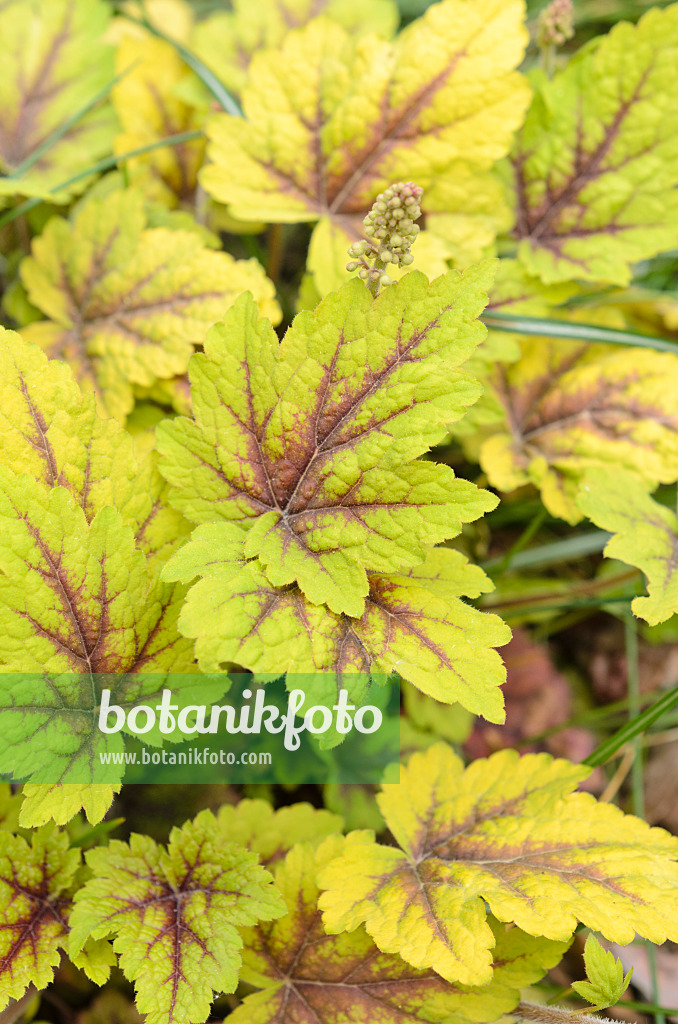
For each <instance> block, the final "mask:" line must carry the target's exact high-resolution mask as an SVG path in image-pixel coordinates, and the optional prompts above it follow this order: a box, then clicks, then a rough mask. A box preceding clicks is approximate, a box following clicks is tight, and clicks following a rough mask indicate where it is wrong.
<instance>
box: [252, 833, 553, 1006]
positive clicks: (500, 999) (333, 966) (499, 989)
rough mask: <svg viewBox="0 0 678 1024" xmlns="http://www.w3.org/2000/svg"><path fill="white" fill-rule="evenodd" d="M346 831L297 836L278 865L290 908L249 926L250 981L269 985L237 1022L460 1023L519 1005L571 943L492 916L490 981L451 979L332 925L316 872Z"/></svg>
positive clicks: (336, 851)
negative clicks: (307, 839) (322, 907)
mask: <svg viewBox="0 0 678 1024" xmlns="http://www.w3.org/2000/svg"><path fill="white" fill-rule="evenodd" d="M344 843H345V840H344V839H343V837H341V836H332V837H331V838H329V839H327V840H326V841H325V842H324V843H323V844H322V845H321V846H320V847H318V849H317V850H316V851H314V850H313V848H312V847H311V846H310V844H308V843H300V844H298V845H297V846H295V847H294V848H293V849H292V850H291V852H290V853H288V855H287V857H286V858H285V860H284V861H283V862H281V863H280V865H279V866H278V868H277V870H276V875H275V880H276V885H277V887H278V888H279V889H280V891H281V892H282V894H283V896H284V898H285V901H286V903H287V908H288V913H287V914H286V915H285V917H283V918H281V919H280V920H279V921H275V922H273V923H271V924H260V925H258V926H257V927H256V928H252V929H249V930H248V931H247V932H246V933H245V935H244V939H245V950H244V953H243V972H242V977H243V981H245V982H247V983H248V984H250V985H254V986H255V987H256V988H259V989H261V991H260V992H256V993H254V994H252V995H248V996H246V997H245V999H244V1001H243V1003H242V1005H241V1006H239V1007H237V1008H236V1010H235V1011H234V1013H233V1014H232V1016H233V1022H232V1024H339V1022H341V1021H345V1020H351V1021H356V1022H360V1024H368V1022H370V1021H379V1022H380V1024H424V1022H426V1024H442V1022H443V1021H447V1022H455V1024H457V1022H458V1024H461V1022H464V1021H489V1020H496V1019H498V1018H499V1017H501V1016H502V1014H504V1013H509V1012H510V1011H511V1010H513V1009H514V1008H515V1006H516V1005H517V1003H518V1000H519V998H520V987H521V986H523V985H528V984H530V983H532V982H535V981H538V980H539V979H540V978H541V977H542V975H543V974H544V972H545V971H546V970H547V969H548V968H549V967H551V966H554V965H555V964H556V963H557V962H558V961H559V960H560V958H561V956H562V954H563V952H564V951H565V949H566V944H564V943H557V942H549V941H548V940H544V939H535V938H533V937H532V936H529V935H526V934H525V933H524V932H521V931H520V929H519V928H512V929H511V930H510V931H507V930H506V929H505V927H504V926H503V925H501V924H500V923H499V922H496V921H493V922H492V930H493V932H494V935H495V937H496V946H495V948H494V950H493V956H494V972H493V976H492V981H491V982H490V983H489V985H486V986H483V987H482V988H471V987H468V986H463V985H452V984H450V983H449V982H447V981H445V980H444V979H443V978H441V977H440V975H439V974H436V972H435V971H433V970H430V969H429V970H417V969H416V968H414V967H411V966H410V965H409V964H407V963H406V962H405V961H404V960H402V959H401V958H400V957H399V956H397V955H393V954H389V953H383V952H381V950H380V949H379V948H378V947H377V946H376V945H375V943H374V942H373V941H372V939H371V938H370V937H369V935H368V934H367V932H366V931H365V929H364V928H362V927H359V928H356V929H355V930H354V931H352V932H351V933H350V934H346V933H342V934H340V935H328V934H327V933H326V932H325V930H324V928H323V926H322V920H321V915H320V912H319V910H318V906H317V899H318V896H319V890H318V888H317V885H316V881H315V879H316V875H317V873H318V871H320V870H321V869H322V868H324V867H325V866H326V865H327V864H328V863H329V862H330V861H331V860H332V859H333V858H334V857H337V856H339V855H340V854H341V852H342V849H343V847H344Z"/></svg>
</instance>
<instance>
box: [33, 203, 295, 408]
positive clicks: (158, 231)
mask: <svg viewBox="0 0 678 1024" xmlns="http://www.w3.org/2000/svg"><path fill="white" fill-rule="evenodd" d="M144 225H145V214H144V209H143V199H142V196H141V194H140V193H137V192H136V191H135V190H120V191H118V192H115V193H113V194H112V195H109V196H107V197H106V198H105V199H102V200H97V199H91V200H90V201H89V202H87V203H85V204H84V205H83V206H82V207H81V208H80V210H79V211H78V212H77V214H76V216H75V219H74V221H73V222H72V223H70V222H69V221H67V220H64V219H63V218H61V217H56V218H53V219H52V220H51V221H50V222H49V223H48V225H47V227H46V228H45V230H44V231H43V233H42V235H40V236H39V237H38V238H36V239H35V241H34V242H33V249H32V255H31V256H29V257H27V258H26V259H25V260H23V262H22V264H21V276H22V279H23V282H24V284H25V285H26V288H27V289H28V294H29V296H30V298H31V301H32V302H34V304H35V305H36V306H37V307H38V308H39V309H40V310H41V311H42V312H43V313H44V314H46V316H47V317H48V318H49V319H47V320H43V321H38V322H36V323H31V324H29V325H28V326H27V327H26V328H24V330H23V336H24V338H26V339H27V340H29V341H35V342H37V343H38V344H39V345H40V346H41V347H42V348H44V349H45V350H46V351H47V352H48V354H49V355H50V356H55V357H58V358H65V359H67V360H68V361H69V362H70V364H71V366H72V367H73V369H74V372H75V374H76V376H77V377H78V379H79V380H80V382H81V383H82V384H83V385H85V386H86V387H88V388H93V389H94V390H95V391H96V392H97V393H98V394H99V396H100V398H101V401H102V403H103V405H104V406H105V408H106V409H107V410H108V412H109V414H112V415H115V416H117V417H118V418H124V416H125V415H126V414H127V413H128V412H130V410H131V408H132V405H133V402H134V390H133V389H134V385H141V386H144V387H150V386H151V385H152V384H154V383H155V382H156V381H157V380H158V379H167V378H171V377H173V376H174V375H175V374H181V373H184V372H185V370H186V367H187V365H188V360H189V356H190V355H191V353H192V351H193V344H194V342H195V340H196V339H197V338H199V337H200V336H201V335H202V333H203V332H204V330H205V329H206V327H207V326H208V325H209V324H211V323H213V322H214V321H215V320H217V319H218V318H219V317H220V316H222V315H223V313H224V310H225V309H226V308H227V307H228V306H229V304H230V303H231V302H232V301H233V299H234V298H235V296H236V295H239V294H240V293H241V292H242V291H243V290H244V289H247V288H249V289H251V290H252V292H253V293H254V294H255V297H256V299H257V301H258V302H259V306H260V309H261V311H262V312H263V313H265V314H266V315H268V316H270V317H271V318H272V319H274V320H277V318H278V316H279V310H278V307H277V304H276V302H275V300H274V289H273V285H272V283H271V282H270V281H268V280H267V279H266V277H265V275H264V272H263V270H262V269H261V267H260V265H259V264H258V263H257V262H256V260H250V261H247V260H245V261H237V260H234V259H233V257H232V256H230V255H229V254H228V253H224V252H212V251H211V250H209V249H206V248H204V247H203V245H202V243H201V241H200V238H199V237H198V236H197V235H196V234H195V233H194V232H192V231H182V230H177V231H173V230H169V229H167V228H145V227H144Z"/></svg>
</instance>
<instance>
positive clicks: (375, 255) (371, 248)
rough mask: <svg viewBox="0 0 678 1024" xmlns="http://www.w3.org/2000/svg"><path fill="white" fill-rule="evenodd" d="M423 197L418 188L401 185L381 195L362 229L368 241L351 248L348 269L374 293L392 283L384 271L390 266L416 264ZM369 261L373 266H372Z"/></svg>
mask: <svg viewBox="0 0 678 1024" xmlns="http://www.w3.org/2000/svg"><path fill="white" fill-rule="evenodd" d="M422 194H423V189H421V188H420V187H419V185H415V184H414V183H413V182H411V181H408V182H402V181H400V182H398V183H397V184H396V185H391V186H390V188H387V189H386V191H385V192H380V193H379V195H378V196H377V198H376V200H375V202H374V205H373V206H372V209H371V210H370V212H369V213H368V214H367V216H366V217H365V219H364V221H363V227H364V228H365V234H366V235H367V236H368V238H367V239H362V240H361V241H360V242H355V243H354V244H353V245H352V246H351V247H350V249H349V250H348V254H349V256H350V257H351V262H350V263H347V265H346V269H347V270H349V271H353V270H357V271H358V274H359V276H360V277H361V278H362V279H363V281H366V282H367V284H368V287H371V290H373V291H376V289H377V288H378V287H379V284H382V285H386V284H392V283H393V282H392V280H391V278H390V277H389V276H388V274H387V273H386V269H385V268H386V266H387V265H388V264H389V263H393V264H394V265H395V266H396V267H409V266H410V264H411V263H412V262H413V260H414V257H413V256H412V253H411V252H410V249H411V247H412V243H413V242H414V240H415V239H416V237H417V235H418V234H419V226H418V225H417V224H415V221H416V220H418V219H419V217H421V208H420V206H419V203H420V201H421V197H422ZM369 261H374V265H373V266H370V262H369Z"/></svg>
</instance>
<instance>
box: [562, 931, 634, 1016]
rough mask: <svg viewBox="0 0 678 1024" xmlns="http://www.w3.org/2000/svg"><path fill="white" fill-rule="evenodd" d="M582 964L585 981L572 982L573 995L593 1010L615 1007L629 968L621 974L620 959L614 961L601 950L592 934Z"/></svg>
mask: <svg viewBox="0 0 678 1024" xmlns="http://www.w3.org/2000/svg"><path fill="white" fill-rule="evenodd" d="M584 964H585V965H586V979H587V980H586V981H573V982H572V988H573V989H574V990H575V992H576V993H577V995H579V996H581V997H582V998H583V999H585V1000H586V1001H587V1002H588V1003H593V1005H594V1007H595V1009H596V1010H602V1009H603V1008H604V1007H605V1006H616V1004H617V1003H618V1002H619V1000H620V999H621V997H622V995H623V994H624V992H625V991H626V989H627V988H628V984H629V981H630V980H631V975H632V974H633V967H631V968H630V969H629V970H628V971H627V973H626V974H624V967H623V965H622V962H621V960H617V958H616V957H615V955H614V953H610V952H609V950H607V949H603V947H602V946H601V944H600V943H599V942H598V939H597V938H596V937H595V935H593V934H591V935H589V937H588V938H587V940H586V945H585V946H584Z"/></svg>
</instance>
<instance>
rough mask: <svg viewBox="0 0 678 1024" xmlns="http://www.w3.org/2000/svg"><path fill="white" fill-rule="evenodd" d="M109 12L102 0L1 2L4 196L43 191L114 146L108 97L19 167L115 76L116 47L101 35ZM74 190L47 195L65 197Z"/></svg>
mask: <svg viewBox="0 0 678 1024" xmlns="http://www.w3.org/2000/svg"><path fill="white" fill-rule="evenodd" d="M108 18H109V9H108V6H107V5H106V4H104V3H101V2H100V0H49V2H48V3H44V2H40V0H14V2H12V3H10V4H2V5H0V39H2V51H3V72H2V80H1V81H0V172H2V174H4V175H8V176H7V177H0V196H3V195H6V196H7V195H9V196H11V195H13V194H19V195H37V196H46V195H47V194H48V193H49V192H50V190H51V189H53V188H54V187H55V186H56V185H59V184H60V183H61V182H62V181H65V180H66V179H68V178H70V177H72V176H73V174H75V173H76V172H77V171H79V170H85V169H86V168H87V167H88V166H89V165H91V164H93V163H95V162H96V161H97V160H98V159H99V157H101V156H104V155H105V154H106V153H109V152H110V149H111V145H112V142H113V135H114V132H115V117H114V114H113V111H112V109H111V107H110V105H108V104H101V105H99V106H98V107H96V108H95V109H93V110H91V111H89V113H87V114H85V115H84V116H83V117H81V118H80V119H79V120H77V121H76V122H75V123H74V124H73V125H72V126H71V127H70V128H69V129H68V130H67V131H66V133H65V134H63V135H62V136H61V138H59V139H58V141H56V142H55V143H53V144H50V145H49V147H48V148H46V149H45V151H44V152H43V153H42V155H41V156H39V157H38V158H37V160H35V162H34V163H33V164H32V166H31V167H30V168H28V169H27V170H26V171H25V172H23V173H22V172H21V167H22V165H23V164H24V163H25V162H26V161H27V160H29V159H30V158H31V157H32V156H33V155H34V154H35V153H36V151H37V150H38V148H39V147H41V146H42V145H43V143H45V142H46V141H47V139H48V138H49V136H50V135H52V133H53V132H55V131H56V130H57V129H59V128H61V127H62V126H63V125H64V123H65V122H66V121H68V119H69V118H71V117H72V116H73V114H74V113H75V112H76V111H77V110H78V109H79V108H81V107H83V106H85V105H86V104H87V103H88V101H90V100H93V99H94V97H95V96H96V95H97V93H99V92H100V90H101V89H103V88H104V87H105V86H106V85H107V84H108V83H109V82H110V81H111V80H112V78H113V74H114V69H113V49H112V47H110V46H108V45H107V44H106V43H104V42H103V40H102V35H103V33H104V31H105V29H106V24H107V22H108ZM14 171H16V172H17V174H16V177H12V172H14ZM85 184H86V182H85V181H84V180H83V181H82V182H81V183H80V186H79V188H83V187H84V185H85ZM72 191H73V190H72V189H71V190H70V191H68V192H62V193H60V194H58V195H57V196H56V197H55V196H53V195H52V196H50V199H51V201H52V202H54V200H55V198H56V201H57V202H58V201H62V202H65V201H66V200H67V199H68V197H69V195H70V194H72Z"/></svg>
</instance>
